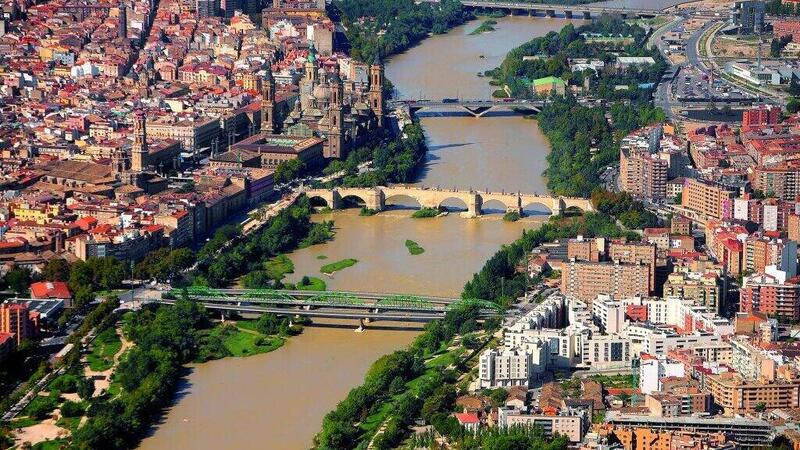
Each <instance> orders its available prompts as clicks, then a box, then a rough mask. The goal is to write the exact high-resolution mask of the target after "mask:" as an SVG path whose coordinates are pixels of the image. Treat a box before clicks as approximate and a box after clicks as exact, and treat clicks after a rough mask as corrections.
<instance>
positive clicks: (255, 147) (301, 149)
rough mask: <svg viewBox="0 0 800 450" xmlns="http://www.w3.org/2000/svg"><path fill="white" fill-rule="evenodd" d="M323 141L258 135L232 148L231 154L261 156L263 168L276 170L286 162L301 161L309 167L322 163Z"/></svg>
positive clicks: (297, 137) (315, 138)
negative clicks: (241, 152) (240, 152)
mask: <svg viewBox="0 0 800 450" xmlns="http://www.w3.org/2000/svg"><path fill="white" fill-rule="evenodd" d="M323 142H324V141H323V140H322V139H320V138H317V137H299V136H285V135H272V134H257V135H255V136H252V137H249V138H247V139H245V140H243V141H241V142H239V143H236V144H234V145H233V146H232V147H231V150H230V152H228V153H231V154H234V155H235V154H236V153H237V152H239V151H243V152H246V153H248V154H257V155H260V156H261V167H262V168H266V169H275V168H276V167H278V164H280V163H282V162H284V161H290V160H293V159H300V160H301V161H303V162H304V163H305V165H306V166H308V167H313V166H317V165H319V164H321V163H322V160H323V158H322V150H323V149H322V144H323Z"/></svg>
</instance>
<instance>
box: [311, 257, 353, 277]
mask: <svg viewBox="0 0 800 450" xmlns="http://www.w3.org/2000/svg"><path fill="white" fill-rule="evenodd" d="M357 262H358V260H357V259H353V258H347V259H343V260H341V261H336V262H334V263H330V264H325V265H324V266H322V267H320V269H319V271H320V272H322V273H327V274H332V273H334V272H338V271H340V270H342V269H346V268H348V267H350V266H354V265H355V264H356V263H357Z"/></svg>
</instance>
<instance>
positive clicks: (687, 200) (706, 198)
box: [681, 178, 735, 220]
mask: <svg viewBox="0 0 800 450" xmlns="http://www.w3.org/2000/svg"><path fill="white" fill-rule="evenodd" d="M734 196H735V192H733V191H731V190H729V189H727V188H725V187H722V186H720V185H717V184H715V183H712V182H710V181H705V180H699V179H694V178H687V179H686V183H685V184H684V185H683V197H682V199H681V206H683V207H684V208H687V209H690V210H692V211H695V212H697V213H699V214H700V215H702V216H704V217H706V218H710V219H717V220H722V219H727V218H730V217H731V215H732V213H733V211H732V210H733V198H734Z"/></svg>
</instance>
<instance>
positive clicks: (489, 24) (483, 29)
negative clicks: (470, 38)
mask: <svg viewBox="0 0 800 450" xmlns="http://www.w3.org/2000/svg"><path fill="white" fill-rule="evenodd" d="M495 25H497V21H496V20H494V19H486V20H484V21H483V23H481V24H480V26H478V28H475V29H474V30H472V33H470V34H472V35H475V34H481V33H488V32H490V31H494V29H495V28H494V26H495Z"/></svg>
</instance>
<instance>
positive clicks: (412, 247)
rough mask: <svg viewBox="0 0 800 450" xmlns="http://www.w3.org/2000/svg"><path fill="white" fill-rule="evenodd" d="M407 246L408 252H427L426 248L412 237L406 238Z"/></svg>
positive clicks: (417, 253) (413, 253) (415, 253)
mask: <svg viewBox="0 0 800 450" xmlns="http://www.w3.org/2000/svg"><path fill="white" fill-rule="evenodd" d="M406 248H407V249H408V252H409V253H411V254H412V255H421V254H423V253H425V249H424V248H422V247H420V246H419V244H417V243H416V242H414V241H412V240H411V239H406Z"/></svg>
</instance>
